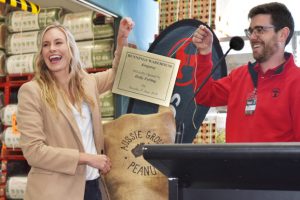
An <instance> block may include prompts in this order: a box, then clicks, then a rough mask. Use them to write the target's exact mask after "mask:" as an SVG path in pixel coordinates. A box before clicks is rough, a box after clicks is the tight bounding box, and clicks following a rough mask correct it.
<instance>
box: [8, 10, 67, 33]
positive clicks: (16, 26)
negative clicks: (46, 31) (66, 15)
mask: <svg viewBox="0 0 300 200" xmlns="http://www.w3.org/2000/svg"><path fill="white" fill-rule="evenodd" d="M62 15H63V9H62V8H58V7H53V8H42V9H41V11H40V13H39V14H32V13H30V12H25V11H15V12H11V13H9V14H8V16H7V18H6V19H7V21H6V24H7V26H8V27H7V28H8V31H9V32H11V33H13V32H21V31H33V30H41V29H43V28H45V27H46V26H47V25H49V24H51V23H52V22H54V21H59V20H60V18H61V16H62Z"/></svg>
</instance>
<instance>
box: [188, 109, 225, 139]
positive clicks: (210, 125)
mask: <svg viewBox="0 0 300 200" xmlns="http://www.w3.org/2000/svg"><path fill="white" fill-rule="evenodd" d="M226 116H227V114H226V113H221V112H216V113H208V114H207V115H206V117H205V119H204V120H203V122H202V124H201V126H200V127H199V130H198V133H197V134H196V136H195V138H194V140H193V143H195V144H213V143H225V123H226Z"/></svg>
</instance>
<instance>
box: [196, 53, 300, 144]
mask: <svg viewBox="0 0 300 200" xmlns="http://www.w3.org/2000/svg"><path fill="white" fill-rule="evenodd" d="M197 59H198V60H197V63H198V66H197V69H196V74H197V86H199V85H200V83H201V82H202V80H204V78H205V77H206V76H207V75H208V74H209V73H210V71H211V69H212V59H211V54H209V55H206V56H201V55H198V56H197ZM286 59H287V61H286V62H285V63H284V64H283V65H281V66H278V67H276V68H274V69H271V70H268V71H267V72H266V73H263V72H262V71H261V70H260V66H259V65H258V64H252V65H251V64H249V65H244V66H241V67H239V68H237V69H235V70H233V71H232V72H231V73H230V74H229V75H228V76H227V77H224V78H222V79H219V80H216V81H215V80H213V79H210V80H209V81H208V82H207V84H206V85H205V86H204V87H203V89H202V90H201V91H200V92H199V94H198V95H197V97H196V101H197V103H199V104H203V105H206V106H224V105H227V120H226V142H288V141H300V68H298V67H297V66H296V65H295V63H294V59H293V56H292V55H291V54H288V53H286ZM250 68H252V71H254V73H255V74H256V76H257V102H256V109H255V111H254V113H253V114H251V115H246V114H245V107H246V101H247V98H249V95H250V94H251V93H252V92H253V90H254V83H253V80H252V78H251V74H250V73H249V69H250Z"/></svg>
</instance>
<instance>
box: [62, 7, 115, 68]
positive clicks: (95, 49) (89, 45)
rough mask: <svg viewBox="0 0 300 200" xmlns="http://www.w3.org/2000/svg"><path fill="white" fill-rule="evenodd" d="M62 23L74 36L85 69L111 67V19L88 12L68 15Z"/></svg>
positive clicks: (112, 33) (112, 42)
mask: <svg viewBox="0 0 300 200" xmlns="http://www.w3.org/2000/svg"><path fill="white" fill-rule="evenodd" d="M61 21H62V24H63V25H64V26H65V27H67V28H68V29H69V30H70V31H71V32H72V34H73V35H74V37H75V40H76V41H77V44H78V47H79V51H80V56H81V59H82V61H83V64H84V67H85V68H99V67H111V64H112V60H113V48H114V40H113V37H114V30H113V24H112V23H113V20H112V19H111V18H107V17H104V16H100V15H99V14H97V13H96V12H93V11H86V12H79V13H68V14H66V15H64V16H63V17H62V20H61ZM94 23H96V25H95V24H94Z"/></svg>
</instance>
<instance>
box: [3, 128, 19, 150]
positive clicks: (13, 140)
mask: <svg viewBox="0 0 300 200" xmlns="http://www.w3.org/2000/svg"><path fill="white" fill-rule="evenodd" d="M20 137H21V134H20V132H18V131H16V132H13V129H12V127H7V128H6V129H5V130H4V131H3V133H2V134H1V141H2V143H3V144H5V146H6V147H8V148H20Z"/></svg>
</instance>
